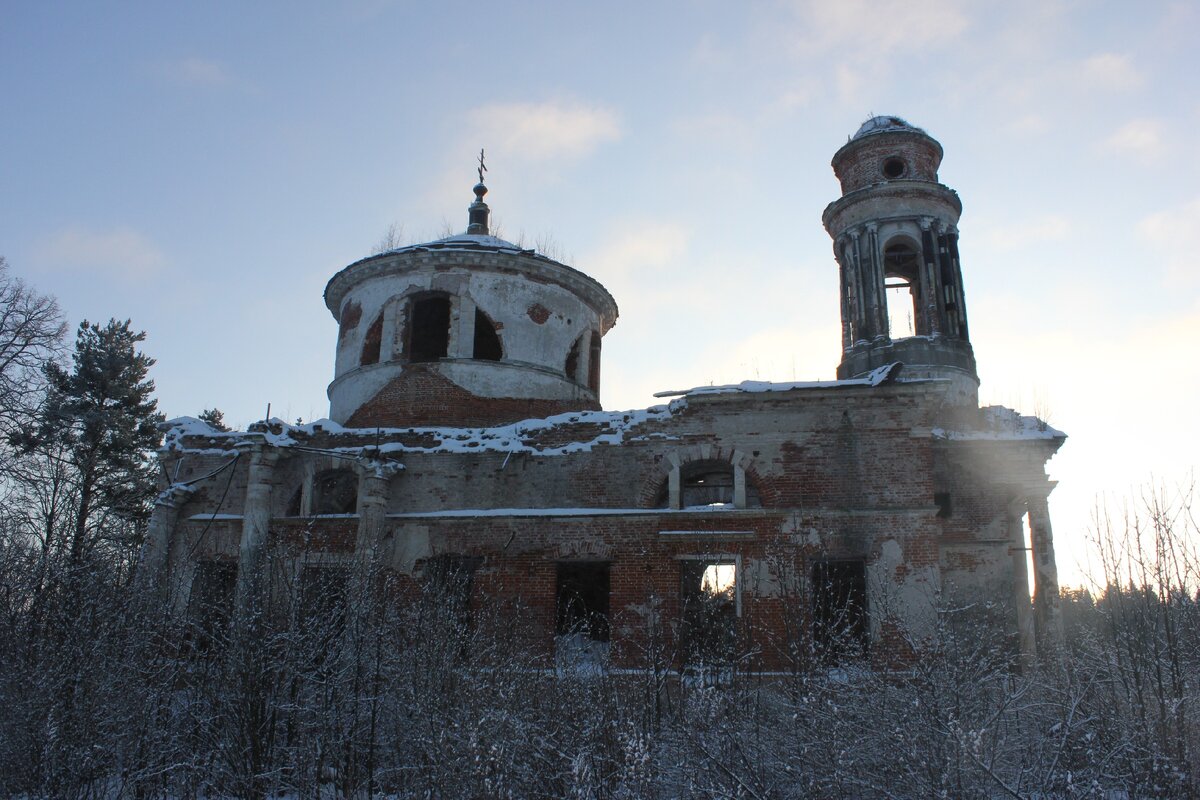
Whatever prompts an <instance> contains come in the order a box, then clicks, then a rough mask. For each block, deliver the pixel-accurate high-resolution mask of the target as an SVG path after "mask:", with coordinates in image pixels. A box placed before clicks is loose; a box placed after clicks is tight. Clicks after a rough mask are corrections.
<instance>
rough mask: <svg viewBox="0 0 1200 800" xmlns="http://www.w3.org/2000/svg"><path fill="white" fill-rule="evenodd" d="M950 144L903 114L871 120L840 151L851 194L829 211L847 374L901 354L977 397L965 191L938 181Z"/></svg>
mask: <svg viewBox="0 0 1200 800" xmlns="http://www.w3.org/2000/svg"><path fill="white" fill-rule="evenodd" d="M941 162H942V146H941V145H940V144H938V142H937V140H936V139H934V138H933V137H932V136H930V135H929V134H927V133H926V132H925V131H923V130H921V129H920V128H917V127H915V126H913V125H910V124H908V123H907V122H905V121H904V120H902V119H900V118H899V117H872V118H871V119H868V120H867V121H866V122H864V123H863V124H862V127H860V128H859V129H858V132H857V133H855V134H854V136H852V137H850V140H849V141H848V142H846V144H845V145H843V146H842V147H841V148H840V149H839V150H838V151H837V152H836V153H835V154H834V156H833V171H834V174H835V175H837V178H838V180H839V181H840V182H841V185H842V196H841V197H840V198H839V199H837V200H835V201H834V202H832V203H830V204H829V206H828V207H827V208H826V209H825V213H824V214H823V215H822V222H823V223H824V224H825V230H826V231H828V233H829V235H830V236H831V237H832V238H833V242H834V244H833V251H834V256H835V258H836V259H837V262H838V267H839V271H840V275H841V282H840V284H841V285H840V291H841V305H842V360H841V363H840V364H839V365H838V371H837V375H838V378H843V379H844V378H855V377H860V376H862V375H865V374H867V373H868V372H870V371H871V370H873V369H875V368H877V367H880V366H883V365H884V364H888V363H891V362H894V361H900V362H903V363H904V365H905V370H904V374H905V375H906V376H911V377H920V378H943V379H947V380H949V381H950V382H951V386H952V391H951V397H952V398H953V399H954V400H955V401H956V402H960V403H963V404H971V405H976V404H978V394H979V392H978V389H979V377H978V374H977V373H976V370H975V354H974V352H973V351H972V349H971V341H970V337H969V336H968V332H967V313H966V304H965V296H964V294H963V282H962V269H961V267H960V265H959V260H958V218H959V215H960V214H961V213H962V203H961V202H960V201H959V199H958V195H957V194H956V193H955V192H954V191H953V190H952V189H949V188H947V187H946V186H943V185H942V184H941V183H939V182H938V174H937V170H938V166H939V165H940V164H941Z"/></svg>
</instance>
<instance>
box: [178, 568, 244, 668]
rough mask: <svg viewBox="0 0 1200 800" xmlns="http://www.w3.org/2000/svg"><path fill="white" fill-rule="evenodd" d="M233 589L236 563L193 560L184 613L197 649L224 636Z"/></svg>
mask: <svg viewBox="0 0 1200 800" xmlns="http://www.w3.org/2000/svg"><path fill="white" fill-rule="evenodd" d="M236 590H237V564H235V563H233V562H227V561H201V562H199V563H197V564H196V573H195V576H194V577H193V578H192V592H191V596H190V597H189V598H188V617H189V618H190V619H191V621H192V625H193V638H192V642H193V646H194V647H195V649H196V650H198V651H200V652H205V651H208V650H210V649H212V648H213V647H214V646H215V645H216V644H217V643H218V642H220V641H221V640H222V638H223V637H224V634H225V631H226V629H227V628H228V627H229V621H230V619H232V617H233V595H234V592H235V591H236Z"/></svg>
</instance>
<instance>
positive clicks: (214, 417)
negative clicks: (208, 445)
mask: <svg viewBox="0 0 1200 800" xmlns="http://www.w3.org/2000/svg"><path fill="white" fill-rule="evenodd" d="M197 419H198V420H200V421H201V422H207V423H208V426H209V427H210V428H212V429H213V430H216V431H225V432H228V431H229V429H230V428H229V426H228V425H226V424H225V414H224V412H222V411H221V409H219V408H206V409H204V410H203V411H201V412H200V416H198V417H197Z"/></svg>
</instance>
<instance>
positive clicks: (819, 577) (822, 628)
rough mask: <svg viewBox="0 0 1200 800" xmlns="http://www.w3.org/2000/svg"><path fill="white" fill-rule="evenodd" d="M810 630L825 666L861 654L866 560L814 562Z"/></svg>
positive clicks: (864, 642) (864, 636)
mask: <svg viewBox="0 0 1200 800" xmlns="http://www.w3.org/2000/svg"><path fill="white" fill-rule="evenodd" d="M812 631H813V643H814V644H815V645H816V648H817V651H818V652H819V653H820V654H821V655H822V656H823V657H824V659H825V661H826V662H827V663H830V664H838V663H840V662H841V661H842V660H844V659H847V658H851V657H855V656H861V655H863V654H864V653H865V651H866V647H867V564H866V561H864V560H862V559H854V560H847V561H818V562H817V563H816V564H814V565H813V571H812Z"/></svg>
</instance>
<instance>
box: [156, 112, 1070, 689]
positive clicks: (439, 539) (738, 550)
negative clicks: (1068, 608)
mask: <svg viewBox="0 0 1200 800" xmlns="http://www.w3.org/2000/svg"><path fill="white" fill-rule="evenodd" d="M941 160H942V147H941V145H940V144H939V143H938V142H937V141H936V140H935V139H933V138H932V137H931V136H930V135H929V134H927V133H926V132H925V131H923V130H921V129H920V128H918V127H915V126H913V125H910V124H908V123H907V122H905V121H904V120H902V119H900V118H897V117H874V118H872V119H869V120H867V121H866V122H865V123H864V124H863V125H862V127H861V128H860V129H859V130H858V131H857V132H856V133H855V134H854V135H853V136H852V137H850V139H849V140H848V141H847V143H846V144H845V145H843V146H842V147H841V148H840V149H838V150H837V152H836V153H835V154H834V156H833V162H832V166H833V171H834V173H835V175H836V177H837V179H838V181H839V182H840V184H841V196H840V197H838V198H837V199H836V200H834V201H833V202H832V203H830V204H829V206H828V207H827V208H826V209H825V212H824V214H823V217H822V222H823V223H824V226H825V229H826V230H827V231H828V233H829V235H830V237H831V238H832V240H833V255H834V260H833V261H832V262H831V263H830V269H836V270H837V271H838V275H839V286H840V303H841V333H842V336H841V344H842V348H841V356H840V362H839V363H838V365H837V376H836V379H833V380H821V381H813V382H804V383H767V382H759V381H747V382H744V383H741V384H737V385H729V386H704V387H701V388H696V389H692V390H690V391H681V392H671V393H665V394H664V395H663V399H664V400H665V401H666V402H665V403H664V404H663V405H659V406H654V407H651V408H647V409H639V410H633V411H606V410H603V409H602V408H601V407H600V402H599V397H600V381H601V375H602V370H601V358H602V352H603V348H602V342H603V337H604V336H605V334H606V333H607V332H608V331H609V330H610V329H611V328H612V327H613V326H614V325H615V324H616V322H617V303H616V301H615V300H614V298H613V297H612V296H611V295H610V294H609V293H608V291H606V290H605V288H604V287H603V286H602V285H600V283H599V282H597V281H596V280H595V279H593V278H591V277H589V276H588V275H586V274H584V273H583V272H580V271H578V270H576V269H573V268H572V267H570V266H568V265H566V264H563V263H560V262H558V261H556V260H554V259H551V258H548V257H546V256H545V255H542V254H539V253H537V252H535V251H534V250H529V249H523V248H522V247H520V246H518V245H515V244H512V243H511V242H507V241H504V240H503V239H500V238H497V237H495V236H493V235H491V233H490V232H489V208H488V205H487V204H486V203H485V201H484V196H485V194H486V193H487V188H486V187H485V186H484V184H483V180H482V178H483V174H482V170H481V171H480V182H479V183H478V185H476V186H475V187H474V194H475V199H474V202H472V203H471V204H470V207H469V210H468V214H469V219H468V225H467V228H466V230H465V232H464V233H462V234H459V235H455V236H449V237H447V238H444V239H439V240H437V241H432V242H427V243H424V244H417V245H412V246H407V247H401V248H399V249H394V250H391V251H389V252H384V253H380V254H378V255H373V256H370V257H368V258H364V259H361V260H359V261H356V262H354V263H353V264H350V265H349V266H347V267H345V268H344V269H342V270H341V271H339V272H337V273H336V274H335V275H333V277H332V278H331V279H330V280H329V283H328V285H327V286H326V288H325V305H326V306H327V307H328V309H329V312H330V313H331V314H332V315H333V318H334V320H336V322H337V325H338V329H337V341H336V365H335V369H334V375H333V380H332V382H331V383H330V384H329V390H328V394H329V402H330V410H329V419H324V420H320V421H317V422H312V423H309V424H305V425H289V424H287V423H285V422H283V421H281V420H278V419H268V420H265V421H262V422H259V423H255V424H253V425H251V426H249V429H248V430H245V431H232V432H230V431H221V430H217V429H216V428H213V427H211V426H209V425H208V424H206V423H205V422H203V421H200V420H198V419H193V418H180V419H176V420H172V421H171V422H170V423H167V427H168V430H167V432H166V437H165V442H164V445H163V448H162V450H161V452H160V459H161V462H162V465H163V467H164V474H165V475H167V476H169V479H168V480H169V485H166V486H165V487H164V491H163V493H162V494H161V496H160V497H159V499H158V501H157V505H156V507H155V510H154V514H153V517H152V520H151V524H150V529H149V532H148V536H147V541H146V544H145V549H144V552H143V556H142V562H141V566H140V569H141V574H142V577H143V579H144V580H147V581H149V582H151V583H152V584H153V585H155V586H157V587H160V589H161V591H162V592H163V596H164V598H165V600H166V602H167V605H168V607H169V609H170V610H171V613H173V614H179V615H189V614H192V615H195V614H201V613H207V614H213V613H217V614H219V615H224V619H226V620H229V619H234V620H236V619H237V617H238V615H239V614H245V613H248V612H247V609H252V608H254V607H256V604H261V602H262V598H263V597H270V596H271V595H272V594H273V593H278V592H281V591H298V592H299V593H300V594H301V595H302V596H305V597H309V598H313V597H317V598H318V599H319V600H320V601H321V602H324V603H331V602H346V601H347V598H348V597H349V594H348V589H347V587H348V586H349V585H350V582H351V580H352V578H351V574H352V573H353V571H354V569H355V568H356V567H361V566H362V565H364V564H367V565H370V567H371V569H373V570H377V571H379V573H381V574H386V575H388V576H390V579H391V581H392V585H400V586H404V587H407V589H406V590H405V591H400V592H397V593H396V595H395V600H394V602H404V597H405V596H407V595H408V594H410V593H411V592H417V591H422V590H424V589H426V588H428V587H434V586H436V587H440V588H441V589H443V590H447V591H449V592H452V593H453V594H454V595H455V596H456V597H457V599H458V602H460V603H461V607H462V609H464V611H465V613H468V614H469V613H471V611H472V610H478V609H482V608H496V607H500V606H502V605H504V604H506V603H507V604H512V605H513V607H516V606H517V605H519V606H520V607H521V609H522V611H521V614H522V615H523V616H522V625H524V626H525V629H527V630H529V631H531V634H530V636H531V643H532V646H533V647H534V648H535V649H536V651H537V652H538V653H540V654H542V655H544V657H545V658H546V663H547V664H551V665H553V664H555V663H558V664H559V665H560V666H561V665H562V664H565V663H568V662H571V663H574V662H577V661H582V662H586V663H588V664H591V665H593V666H595V667H599V668H606V667H607V666H609V665H612V666H614V667H626V666H636V664H635V663H634V661H635V657H634V653H635V652H636V651H637V649H638V648H637V644H638V642H639V637H644V636H645V635H646V633H645V628H646V625H647V624H648V620H649V619H650V618H651V617H653V619H654V622H655V624H657V626H658V627H657V630H658V631H659V632H660V634H661V635H662V636H664V637H666V639H667V640H668V641H669V643H670V648H669V652H670V653H671V660H672V662H673V666H674V667H675V668H676V669H679V670H681V671H686V670H688V669H690V668H699V667H701V666H703V665H705V664H708V665H712V664H725V665H729V664H738V665H740V666H743V667H745V668H747V669H756V670H760V671H773V670H783V669H789V668H793V667H795V666H796V659H797V657H798V656H797V653H801V652H802V653H806V654H808V655H809V656H810V657H816V658H818V659H821V660H822V661H823V663H836V662H839V661H841V660H846V659H863V660H865V661H867V662H869V663H873V664H876V665H882V666H886V665H889V664H902V663H904V662H905V661H906V660H908V659H910V658H912V657H914V654H919V652H920V648H921V647H922V643H923V642H927V641H929V639H930V637H931V636H933V635H934V632H935V628H936V626H937V623H938V614H939V609H942V608H945V607H948V606H951V605H954V606H958V607H964V606H971V607H977V608H981V609H988V610H989V619H990V620H991V623H990V624H992V625H994V626H997V627H998V628H999V632H1000V633H1001V634H1002V638H1003V640H1004V641H1006V642H1007V643H1008V646H1009V647H1010V648H1011V651H1012V653H1013V654H1014V657H1017V656H1021V657H1025V658H1029V657H1032V656H1034V655H1035V654H1036V653H1037V652H1038V651H1039V649H1044V648H1052V647H1053V646H1054V642H1055V641H1056V639H1057V637H1058V636H1059V634H1060V628H1061V621H1060V616H1059V608H1058V584H1057V572H1056V568H1055V559H1054V543H1053V535H1052V531H1051V526H1050V518H1049V514H1048V510H1047V496H1048V495H1049V493H1050V492H1051V490H1052V489H1053V488H1054V482H1053V481H1051V480H1049V479H1048V477H1047V474H1046V463H1047V461H1048V460H1049V459H1050V458H1051V457H1052V456H1053V455H1054V453H1055V452H1056V451H1057V450H1058V448H1059V447H1060V446H1061V445H1062V444H1063V442H1064V441H1065V438H1066V437H1065V435H1064V434H1063V433H1061V432H1059V431H1057V430H1055V429H1053V428H1051V427H1050V426H1048V425H1047V424H1046V423H1044V422H1042V421H1041V420H1038V419H1037V418H1035V417H1030V416H1021V415H1020V414H1019V413H1018V412H1016V411H1013V410H1010V409H1007V408H1002V407H998V406H988V407H980V406H979V402H978V385H979V379H978V376H977V371H976V364H975V357H974V354H973V351H972V348H971V340H970V335H969V328H968V322H967V305H966V297H967V294H966V291H965V285H964V275H965V276H966V277H967V278H969V275H970V273H969V269H967V270H964V267H963V265H962V264H961V263H960V259H959V245H958V222H959V215H960V212H961V210H962V206H961V203H960V200H959V197H958V195H957V194H956V193H955V192H954V191H953V190H952V189H950V188H948V187H946V186H944V185H942V184H941V183H940V182H939V179H938V167H939V165H940V163H941ZM904 320H907V321H908V323H907V324H904V323H903V321H904ZM1030 564H1031V565H1032V574H1030V572H1029V565H1030ZM285 587H290V588H285ZM296 587H298V589H297V588H296ZM1031 587H1032V592H1031ZM1031 593H1032V598H1031ZM514 601H519V604H517V603H515V602H514ZM214 609H216V611H214ZM514 613H515V612H514ZM301 624H302V623H301Z"/></svg>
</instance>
